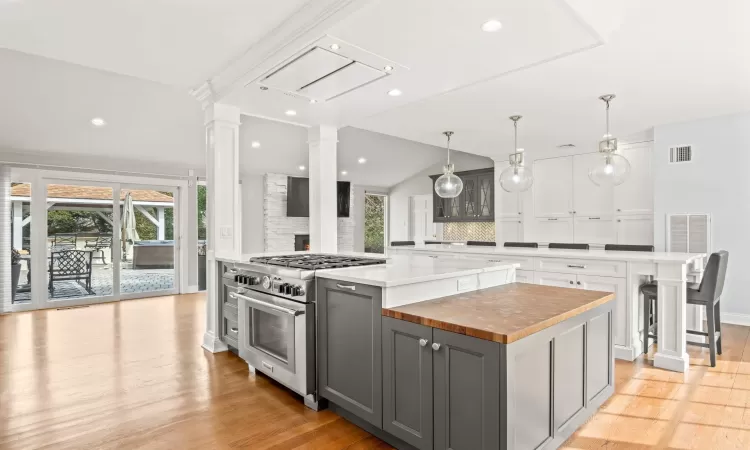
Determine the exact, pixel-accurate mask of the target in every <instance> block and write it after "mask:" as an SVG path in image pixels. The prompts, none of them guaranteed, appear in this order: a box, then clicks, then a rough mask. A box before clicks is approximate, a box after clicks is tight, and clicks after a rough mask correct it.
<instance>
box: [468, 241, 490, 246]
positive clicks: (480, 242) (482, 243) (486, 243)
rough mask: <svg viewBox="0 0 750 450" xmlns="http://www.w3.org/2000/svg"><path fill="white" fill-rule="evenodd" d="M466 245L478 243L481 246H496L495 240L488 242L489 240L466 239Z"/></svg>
mask: <svg viewBox="0 0 750 450" xmlns="http://www.w3.org/2000/svg"><path fill="white" fill-rule="evenodd" d="M466 245H479V246H482V247H497V243H496V242H490V241H466Z"/></svg>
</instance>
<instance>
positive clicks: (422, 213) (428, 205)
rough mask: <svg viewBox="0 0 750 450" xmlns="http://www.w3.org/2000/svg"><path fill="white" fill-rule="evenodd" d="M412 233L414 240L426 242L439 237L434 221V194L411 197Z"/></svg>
mask: <svg viewBox="0 0 750 450" xmlns="http://www.w3.org/2000/svg"><path fill="white" fill-rule="evenodd" d="M409 206H410V210H411V227H412V229H411V233H409V234H410V237H411V240H412V241H415V242H420V243H421V242H424V241H425V240H428V241H429V240H432V239H435V238H437V232H436V230H435V223H434V222H433V221H432V220H433V219H432V206H433V205H432V195H415V196H413V197H411V205H409Z"/></svg>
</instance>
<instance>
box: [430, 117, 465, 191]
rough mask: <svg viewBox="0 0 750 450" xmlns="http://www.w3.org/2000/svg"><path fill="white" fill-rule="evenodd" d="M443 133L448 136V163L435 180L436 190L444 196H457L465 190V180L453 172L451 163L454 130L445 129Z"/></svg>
mask: <svg viewBox="0 0 750 450" xmlns="http://www.w3.org/2000/svg"><path fill="white" fill-rule="evenodd" d="M443 134H444V135H445V136H446V137H447V138H448V163H447V164H446V165H445V166H443V174H442V175H440V178H438V179H437V180H435V192H436V193H437V195H438V196H440V197H442V198H456V197H458V196H459V195H461V191H463V190H464V182H463V181H461V178H459V177H458V175H456V174H454V173H453V164H451V136H453V132H452V131H444V132H443Z"/></svg>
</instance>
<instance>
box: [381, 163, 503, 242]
mask: <svg viewBox="0 0 750 450" xmlns="http://www.w3.org/2000/svg"><path fill="white" fill-rule="evenodd" d="M451 162H452V163H454V164H455V166H456V172H461V171H464V170H473V169H485V168H487V167H492V166H493V164H494V163H493V161H492V160H491V159H490V158H487V157H484V156H478V155H472V154H469V153H463V152H451ZM444 164H445V162H444V161H440V162H438V163H435V164H432V165H430V166H429V167H428V168H426V169H424V170H422V171H420V172H419V173H417V174H415V175H413V176H411V177H409V178H407V179H406V180H404V181H402V182H401V183H398V184H397V185H395V186H393V187H392V188H391V190H390V192H389V200H388V201H389V206H388V210H389V236H388V240H389V241H404V240H408V239H409V197H411V196H413V195H422V194H432V179H430V175H436V174H441V173H443V165H444Z"/></svg>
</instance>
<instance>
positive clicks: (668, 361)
mask: <svg viewBox="0 0 750 450" xmlns="http://www.w3.org/2000/svg"><path fill="white" fill-rule="evenodd" d="M654 367H658V368H660V369H666V370H671V371H673V372H682V373H687V371H688V369H689V368H690V356H688V354H687V353H684V354H683V355H682V357H680V356H676V355H667V354H664V353H660V352H656V355H654Z"/></svg>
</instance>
